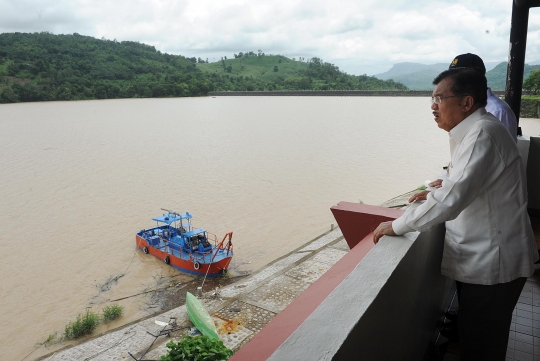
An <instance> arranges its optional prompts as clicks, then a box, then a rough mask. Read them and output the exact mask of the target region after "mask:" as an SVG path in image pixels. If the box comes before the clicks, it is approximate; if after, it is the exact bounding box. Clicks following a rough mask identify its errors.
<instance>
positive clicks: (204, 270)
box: [135, 235, 232, 277]
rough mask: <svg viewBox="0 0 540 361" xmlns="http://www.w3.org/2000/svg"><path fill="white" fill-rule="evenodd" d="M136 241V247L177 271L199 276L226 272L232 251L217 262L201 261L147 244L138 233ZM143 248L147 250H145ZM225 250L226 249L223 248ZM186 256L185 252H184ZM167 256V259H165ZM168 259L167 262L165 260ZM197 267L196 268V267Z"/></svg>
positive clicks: (214, 275) (212, 275)
mask: <svg viewBox="0 0 540 361" xmlns="http://www.w3.org/2000/svg"><path fill="white" fill-rule="evenodd" d="M135 239H136V242H137V248H139V249H140V250H141V251H143V252H144V253H148V254H151V255H152V256H154V257H156V258H158V259H160V260H162V261H163V262H165V263H166V264H168V265H170V266H172V267H174V268H176V269H177V270H179V271H182V272H187V273H191V274H196V275H200V276H205V275H206V276H208V277H216V276H220V275H222V274H225V273H226V272H227V269H228V267H229V264H230V263H231V260H232V252H231V256H230V257H226V258H224V259H221V260H219V261H217V262H212V263H203V262H201V261H198V260H196V259H194V258H193V256H192V255H191V254H189V259H182V258H180V257H177V256H175V255H172V254H170V253H167V252H163V251H161V250H159V249H156V248H154V247H152V246H150V245H149V244H148V242H146V240H145V239H144V238H142V237H139V236H138V235H137V236H135ZM145 249H146V250H147V251H148V252H146V251H145ZM225 250H226V249H225ZM186 256H187V254H186ZM167 257H168V259H166V258H167ZM167 261H168V262H167ZM197 267H198V268H197Z"/></svg>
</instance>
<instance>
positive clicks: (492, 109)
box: [486, 88, 517, 142]
mask: <svg viewBox="0 0 540 361" xmlns="http://www.w3.org/2000/svg"><path fill="white" fill-rule="evenodd" d="M486 111H488V112H489V113H491V114H493V115H494V116H495V117H496V118H497V119H499V120H500V121H501V122H502V123H503V124H504V126H505V127H506V129H508V131H509V132H510V135H511V136H512V138H514V142H517V118H516V116H515V114H514V111H513V110H512V108H510V106H509V105H508V104H506V102H505V101H504V100H502V99H501V98H499V97H498V96H496V95H495V94H493V93H492V92H491V89H490V88H488V90H487V105H486Z"/></svg>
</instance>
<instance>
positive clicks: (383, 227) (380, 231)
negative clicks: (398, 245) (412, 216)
mask: <svg viewBox="0 0 540 361" xmlns="http://www.w3.org/2000/svg"><path fill="white" fill-rule="evenodd" d="M382 236H396V232H394V229H393V228H392V222H382V223H381V224H379V227H377V229H375V230H374V231H373V243H375V244H377V242H379V239H381V237H382Z"/></svg>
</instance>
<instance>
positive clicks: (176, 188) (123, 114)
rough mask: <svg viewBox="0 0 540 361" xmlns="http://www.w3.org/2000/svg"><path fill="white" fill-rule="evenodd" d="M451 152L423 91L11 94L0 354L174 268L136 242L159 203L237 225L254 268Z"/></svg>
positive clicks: (19, 350)
mask: <svg viewBox="0 0 540 361" xmlns="http://www.w3.org/2000/svg"><path fill="white" fill-rule="evenodd" d="M539 123H540V121H538V120H527V119H526V120H524V121H523V123H522V126H523V128H524V132H525V133H527V131H528V130H529V129H531V131H532V132H534V133H530V132H529V133H528V134H540V124H539ZM448 158H449V152H448V147H447V134H446V133H445V132H444V131H441V130H439V129H438V128H437V126H436V125H435V123H434V121H433V119H432V116H431V111H430V102H429V99H428V98H400V97H395V98H384V97H223V98H219V97H218V98H186V99H129V100H104V101H81V102H50V103H27V104H6V105H0V169H1V170H2V171H1V175H0V229H1V232H0V255H1V262H0V274H1V275H2V280H1V282H0V304H1V305H2V307H0V325H1V327H0V351H1V353H0V354H1V355H2V357H1V358H2V359H5V360H21V359H23V358H24V357H25V356H27V355H28V354H29V353H30V352H32V351H33V350H34V348H35V347H36V344H37V343H40V342H43V341H45V339H46V338H47V337H48V335H49V334H52V333H54V332H58V334H62V332H63V330H64V326H65V325H66V324H67V323H68V322H69V321H72V320H74V319H75V318H76V316H77V314H79V313H82V312H84V311H85V309H86V308H87V307H91V309H92V310H95V311H96V312H99V311H100V310H101V309H102V308H103V306H104V305H105V304H107V300H113V299H117V298H123V297H127V296H131V295H134V294H137V293H140V292H142V291H144V290H146V289H148V288H149V287H150V288H151V287H153V286H154V285H155V284H156V278H157V277H159V276H160V275H174V274H177V273H178V272H176V271H174V270H172V269H170V268H168V267H167V266H165V265H164V264H163V263H162V262H160V261H158V260H156V259H154V258H152V257H151V256H148V255H144V254H143V253H142V252H139V251H135V233H136V232H137V231H139V230H140V229H142V228H148V227H150V226H152V225H153V224H154V222H153V221H152V220H151V218H152V217H154V216H157V215H160V214H161V213H162V212H161V210H160V208H169V209H173V210H176V211H178V212H186V211H189V212H190V213H192V214H193V215H194V225H195V226H197V227H203V228H206V229H208V230H209V231H210V232H212V233H215V234H217V236H218V238H220V239H221V237H223V235H224V234H225V232H228V231H233V232H234V237H233V243H234V247H235V248H234V250H235V257H234V260H233V263H232V268H234V269H236V270H242V271H255V270H257V269H259V268H260V267H262V266H264V265H265V264H267V263H269V262H271V261H272V260H274V259H276V258H277V257H280V256H282V255H284V254H286V253H288V252H290V251H292V250H293V249H295V248H297V247H299V246H300V245H301V244H303V243H305V242H307V241H309V240H310V239H312V238H314V237H315V236H317V235H319V234H321V233H322V232H324V231H326V230H328V229H329V228H330V224H331V223H335V222H334V220H333V217H332V214H331V213H330V210H329V208H330V207H331V206H332V205H334V204H336V203H338V202H339V201H351V202H358V201H360V200H362V201H363V202H364V203H368V204H379V203H381V202H383V201H385V200H387V199H389V198H392V197H394V196H396V195H399V194H402V193H405V192H407V191H409V190H412V189H414V188H416V187H418V186H420V185H421V184H423V182H424V181H425V180H426V179H430V178H432V177H433V176H434V175H436V174H437V173H438V172H439V169H440V167H441V166H442V165H444V164H445V163H447V161H448ZM248 262H251V263H248ZM120 274H124V276H123V277H121V278H120V279H119V280H118V282H117V283H116V284H112V286H111V288H110V289H109V290H107V291H104V292H101V293H100V292H99V289H98V287H97V286H98V285H102V284H103V283H105V282H106V281H107V280H108V279H109V278H110V277H114V276H117V275H120ZM148 297H149V296H148V295H140V296H137V297H131V298H127V299H125V300H122V301H120V302H119V303H120V304H121V305H123V306H124V307H125V315H124V316H123V317H122V319H121V320H120V321H117V322H115V323H113V324H111V325H109V326H100V328H99V329H98V330H97V332H103V331H105V330H106V329H107V328H112V327H117V326H119V325H121V324H123V323H127V322H130V321H133V320H135V319H137V318H140V317H144V316H147V315H149V314H150V313H153V312H155V311H156V310H155V309H153V308H149V307H148ZM62 345H65V344H62ZM62 345H57V346H55V347H56V348H57V347H59V346H62ZM52 350H54V348H51V349H46V348H44V347H40V348H39V349H37V350H36V351H34V352H33V353H32V354H31V355H30V356H29V357H28V358H27V360H30V359H35V358H36V357H38V356H40V355H43V354H45V353H47V352H50V351H52Z"/></svg>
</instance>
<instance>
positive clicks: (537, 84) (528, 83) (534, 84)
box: [523, 69, 540, 94]
mask: <svg viewBox="0 0 540 361" xmlns="http://www.w3.org/2000/svg"><path fill="white" fill-rule="evenodd" d="M523 89H524V90H525V91H527V92H530V93H533V94H538V93H539V92H540V69H534V70H533V71H532V72H531V73H530V75H529V77H528V78H526V79H525V81H524V82H523Z"/></svg>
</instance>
